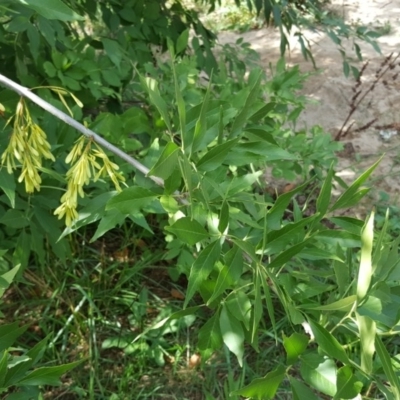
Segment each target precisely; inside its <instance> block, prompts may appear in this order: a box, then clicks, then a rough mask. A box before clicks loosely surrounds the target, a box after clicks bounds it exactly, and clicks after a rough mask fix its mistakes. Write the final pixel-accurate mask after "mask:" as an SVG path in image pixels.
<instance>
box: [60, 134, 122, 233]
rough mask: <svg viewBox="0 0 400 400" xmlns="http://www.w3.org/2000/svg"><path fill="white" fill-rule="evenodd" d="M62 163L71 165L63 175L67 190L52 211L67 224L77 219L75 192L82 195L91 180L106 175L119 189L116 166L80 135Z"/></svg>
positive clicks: (76, 194) (118, 189)
mask: <svg viewBox="0 0 400 400" xmlns="http://www.w3.org/2000/svg"><path fill="white" fill-rule="evenodd" d="M65 162H66V163H67V164H71V167H70V168H69V170H68V172H67V175H66V178H67V182H68V184H67V190H66V192H65V193H64V195H63V196H62V197H61V205H60V206H59V207H58V208H57V209H56V210H55V211H54V214H55V215H58V219H61V218H63V217H65V224H66V225H67V226H71V225H72V223H73V222H74V221H75V220H76V219H77V218H78V212H77V206H78V195H79V196H80V197H84V195H85V193H84V191H83V187H84V186H85V185H88V184H89V183H90V181H91V180H93V182H95V181H97V180H98V179H99V178H100V177H103V176H109V178H110V179H111V180H112V181H113V183H114V185H115V188H116V190H117V191H121V186H120V182H123V181H124V180H125V179H124V177H123V176H122V175H121V174H120V173H119V172H118V169H119V167H118V165H117V164H115V163H113V162H111V161H110V159H109V158H108V157H107V155H106V154H105V153H104V151H103V149H102V148H101V147H99V146H98V145H97V144H96V143H94V142H93V140H91V139H89V140H88V139H86V138H85V137H83V136H82V137H81V138H79V139H78V140H77V141H76V142H75V144H74V147H73V148H72V150H71V151H70V153H69V154H68V156H67V158H66V159H65Z"/></svg>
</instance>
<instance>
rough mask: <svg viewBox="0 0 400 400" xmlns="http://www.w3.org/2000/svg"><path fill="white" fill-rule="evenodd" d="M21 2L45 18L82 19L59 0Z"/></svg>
mask: <svg viewBox="0 0 400 400" xmlns="http://www.w3.org/2000/svg"><path fill="white" fill-rule="evenodd" d="M19 1H20V2H21V0H19ZM22 3H23V4H24V5H26V6H27V7H29V8H31V9H32V10H34V11H36V12H37V13H38V14H40V15H42V16H43V17H44V18H46V19H57V20H60V21H64V22H66V21H83V20H84V18H83V17H81V16H79V15H78V14H77V13H76V12H75V11H73V10H72V9H71V8H69V7H68V6H66V5H65V3H64V2H62V1H61V0H24V1H22Z"/></svg>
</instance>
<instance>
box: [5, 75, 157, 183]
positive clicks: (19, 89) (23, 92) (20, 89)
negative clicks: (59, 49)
mask: <svg viewBox="0 0 400 400" xmlns="http://www.w3.org/2000/svg"><path fill="white" fill-rule="evenodd" d="M0 84H1V85H3V86H5V87H6V88H8V89H11V90H12V91H14V92H16V93H18V94H19V95H20V96H23V97H26V98H27V99H29V100H31V101H33V102H34V103H35V104H37V105H38V106H39V107H41V108H43V110H46V111H47V112H49V113H50V114H52V115H54V116H55V117H57V118H58V119H60V120H61V121H63V122H65V123H66V124H68V125H70V126H72V127H73V128H74V129H76V130H77V131H79V132H80V133H82V134H83V135H84V136H86V137H87V138H90V139H92V140H93V141H94V142H96V143H97V144H99V145H100V146H102V147H104V148H105V149H107V150H109V151H111V153H114V154H115V155H116V156H118V157H120V158H122V159H123V160H124V161H126V162H127V163H128V164H130V165H132V166H133V167H134V168H136V169H137V170H138V171H140V172H142V173H143V174H144V175H147V174H148V173H149V171H150V170H149V169H148V168H147V167H146V166H144V165H143V164H142V163H140V162H139V161H137V160H136V159H134V158H133V157H131V156H130V155H129V154H126V153H125V152H124V151H122V150H121V149H119V148H118V147H116V146H114V145H113V144H111V143H110V142H108V141H107V140H105V139H104V138H102V137H101V136H100V135H98V134H97V133H96V132H94V131H92V130H91V129H88V128H86V127H85V126H83V125H82V124H81V123H79V122H78V121H75V120H74V119H73V118H71V117H70V116H69V115H67V114H65V113H64V112H62V111H60V110H59V109H58V108H56V107H54V106H52V105H51V104H49V103H48V102H47V101H45V100H43V99H41V98H40V97H39V96H37V95H36V94H34V93H32V92H31V91H30V90H29V89H27V88H26V87H24V86H21V85H19V84H18V83H15V82H14V81H12V80H11V79H8V78H6V77H5V76H4V75H1V74H0ZM149 178H150V179H152V180H153V181H154V182H155V183H156V184H157V185H160V186H164V181H163V180H162V179H161V178H159V177H157V176H149Z"/></svg>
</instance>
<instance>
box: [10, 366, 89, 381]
mask: <svg viewBox="0 0 400 400" xmlns="http://www.w3.org/2000/svg"><path fill="white" fill-rule="evenodd" d="M82 361H83V360H82ZM82 361H75V362H73V363H69V364H64V365H60V366H57V367H42V368H38V369H35V370H34V371H32V372H31V373H29V374H28V375H27V376H26V377H25V378H24V379H22V380H20V381H19V382H18V386H25V385H26V386H29V385H32V386H42V385H52V386H58V385H60V384H61V382H60V377H61V375H63V374H65V373H66V372H68V371H69V370H71V369H72V368H75V367H76V366H78V365H79V364H80V363H81V362H82Z"/></svg>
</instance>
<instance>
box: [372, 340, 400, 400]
mask: <svg viewBox="0 0 400 400" xmlns="http://www.w3.org/2000/svg"><path fill="white" fill-rule="evenodd" d="M375 348H376V354H377V355H378V356H379V358H380V360H381V363H382V368H383V371H384V372H385V375H386V378H387V379H388V380H389V382H390V386H391V388H392V391H393V395H394V398H395V399H396V400H397V399H400V381H399V377H398V376H397V374H396V372H395V371H394V369H393V365H392V360H391V358H390V354H389V353H388V351H387V350H386V347H385V345H384V344H383V343H382V340H381V338H380V337H379V335H376V336H375Z"/></svg>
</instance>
